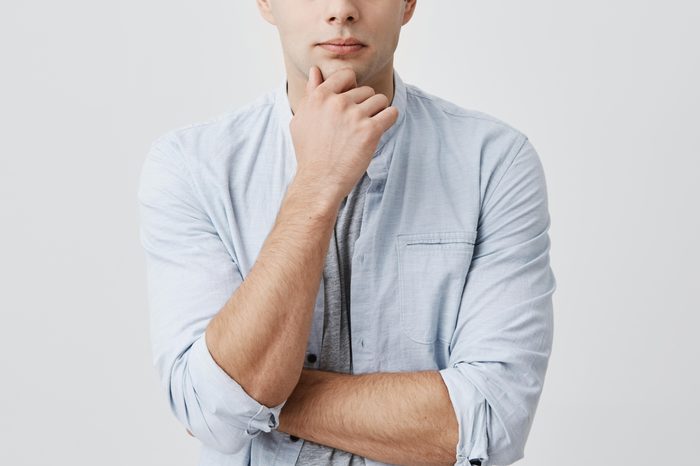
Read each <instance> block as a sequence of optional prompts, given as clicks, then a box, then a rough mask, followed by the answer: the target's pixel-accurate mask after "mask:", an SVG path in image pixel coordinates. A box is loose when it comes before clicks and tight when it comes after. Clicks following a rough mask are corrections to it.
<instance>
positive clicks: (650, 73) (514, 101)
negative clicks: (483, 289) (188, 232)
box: [0, 0, 700, 466]
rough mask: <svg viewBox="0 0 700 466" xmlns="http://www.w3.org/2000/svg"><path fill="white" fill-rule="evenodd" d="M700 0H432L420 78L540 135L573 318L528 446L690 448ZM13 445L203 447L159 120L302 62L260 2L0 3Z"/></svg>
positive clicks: (543, 458) (244, 92)
mask: <svg viewBox="0 0 700 466" xmlns="http://www.w3.org/2000/svg"><path fill="white" fill-rule="evenodd" d="M699 11H700V10H699V8H698V4H697V2H691V1H677V0H667V1H664V2H655V1H650V0H636V1H632V0H622V1H614V2H611V1H607V0H606V1H603V0H592V1H586V2H561V1H555V0H536V1H529V2H518V1H513V0H510V1H483V0H482V1H464V0H439V1H437V0H420V1H419V2H418V6H417V10H416V14H415V16H414V18H413V19H412V20H411V22H410V23H409V24H408V25H407V26H405V27H404V29H403V31H402V36H401V41H400V44H399V48H398V51H397V55H396V62H395V66H396V69H397V70H398V71H399V73H400V74H401V76H402V78H403V79H404V81H406V82H407V83H410V84H414V85H417V86H419V87H421V88H423V89H425V90H426V91H428V92H430V93H433V94H436V95H439V96H442V97H445V98H447V99H449V100H452V101H454V102H455V103H457V104H459V105H462V106H465V107H468V108H472V109H476V110H481V111H484V112H487V113H490V114H492V115H494V116H496V117H498V118H500V119H503V120H505V121H506V122H508V123H510V124H511V125H513V126H515V127H516V128H518V129H520V130H521V131H523V132H524V133H526V134H527V135H528V136H529V137H530V139H531V140H532V142H533V144H534V145H535V147H536V149H537V150H538V152H539V154H540V157H541V159H542V163H543V165H544V168H545V172H546V176H547V182H548V190H549V200H550V213H551V216H552V227H551V230H550V233H551V239H552V249H551V259H552V266H553V269H554V271H555V274H556V276H557V280H558V289H557V292H556V293H555V298H554V300H555V314H556V315H555V338H554V347H553V354H552V358H551V360H550V365H549V370H548V373H547V380H546V383H545V387H544V391H543V394H542V398H541V400H540V404H539V409H538V412H537V416H536V418H535V421H534V424H533V428H532V431H531V433H530V438H529V442H528V445H527V448H526V450H525V455H526V456H525V459H524V460H523V461H522V462H520V463H519V464H522V465H531V466H534V465H537V466H549V465H552V466H554V465H562V464H564V465H574V466H575V465H587V464H593V463H595V464H624V465H627V464H629V465H631V464H635V465H655V464H660V463H661V464H672V465H696V464H699V463H698V461H700V460H699V459H698V458H697V456H696V455H697V454H696V451H695V448H696V441H697V439H698V436H699V434H700V429H699V428H698V427H697V420H698V418H700V402H699V401H698V394H699V393H700V376H699V374H698V373H699V371H700V350H699V347H698V343H697V341H698V339H697V334H698V330H699V328H698V327H699V324H700V317H699V316H698V314H699V311H700V305H698V279H699V278H700V273H699V272H698V263H700V247H699V246H698V238H700V222H699V216H700V208H699V206H698V199H700V189H699V188H698V183H697V180H698V169H699V168H700V164H699V163H698V158H699V156H700V150H699V149H698V147H699V145H700V137H699V134H700V117H699V116H698V108H699V107H700V97H699V96H700V91H699V90H698V83H700V52H699V49H698V44H700V28H698V24H700V13H699ZM0 39H1V40H0V52H1V54H0V57H2V62H1V63H2V64H1V66H2V73H1V74H0V76H1V77H0V83H1V84H0V118H1V119H2V120H1V121H0V122H1V123H2V137H1V138H0V149H1V150H2V156H1V157H0V193H1V196H0V203H1V204H0V205H1V207H2V227H3V228H2V230H1V234H2V237H1V241H0V248H1V249H0V251H1V256H0V264H1V265H0V267H1V269H0V272H1V274H2V275H1V276H0V278H1V279H2V281H1V283H2V285H1V287H2V289H1V292H0V307H1V309H2V316H3V319H2V321H3V324H2V326H1V327H0V332H1V333H0V345H2V347H1V351H0V363H1V369H2V372H1V373H0V374H1V375H0V377H1V380H2V383H0V464H3V465H14V466H20V465H91V466H92V465H97V464H99V465H104V466H111V465H124V466H126V465H130V466H131V465H169V466H172V465H182V466H185V465H195V464H196V462H197V459H198V441H197V440H195V439H193V438H191V437H189V436H187V435H186V434H185V430H184V428H183V427H182V426H181V425H180V424H179V423H178V422H177V421H176V420H175V418H174V417H173V416H172V415H171V414H170V412H169V408H168V406H167V403H166V399H165V396H164V394H163V393H162V392H160V390H159V388H158V384H157V379H156V374H155V371H154V369H153V368H152V366H151V354H150V346H149V340H148V338H149V335H148V309H147V304H146V289H145V284H146V283H145V263H144V258H143V253H142V250H141V248H140V244H139V242H138V215H137V214H138V212H137V204H136V191H137V184H138V176H139V170H140V167H141V163H142V162H143V159H144V157H145V154H146V151H147V149H148V146H149V144H150V142H151V141H152V140H154V139H155V138H156V137H157V136H159V135H161V134H162V133H163V132H165V131H167V130H170V129H173V128H176V127H180V126H184V125H187V124H190V123H195V122H199V121H202V120H205V119H208V118H210V117H213V116H217V115H220V114H222V113H224V112H227V111H230V110H232V109H235V108H236V107H238V106H239V105H241V104H243V103H245V102H248V101H250V100H252V99H254V98H255V97H257V96H259V95H260V94H261V93H262V92H265V91H267V90H269V89H270V88H271V87H273V86H275V85H277V83H279V82H280V79H282V78H283V77H284V74H283V73H284V68H283V63H282V53H281V49H280V45H279V39H278V36H277V32H276V29H275V28H274V27H273V26H271V25H269V24H268V23H267V22H265V21H264V20H263V19H262V18H261V17H260V15H259V13H258V11H257V8H256V6H255V2H254V1H253V0H246V1H239V0H234V1H200V2H184V1H172V0H171V1H163V0H155V1H150V2H143V1H133V0H122V1H119V2H115V1H110V2H94V1H87V0H72V1H71V0H69V1H62V2H52V1H47V0H38V1H27V2H3V5H2V7H0Z"/></svg>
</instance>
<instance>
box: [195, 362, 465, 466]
mask: <svg viewBox="0 0 700 466" xmlns="http://www.w3.org/2000/svg"><path fill="white" fill-rule="evenodd" d="M457 429H458V424H457V418H456V416H455V412H454V409H453V407H452V403H451V402H450V398H449V395H448V392H447V388H446V387H445V384H444V382H443V379H442V377H440V374H439V373H438V372H437V371H418V372H377V373H370V374H359V375H352V374H343V373H337V372H329V371H320V370H313V369H303V370H302V373H301V377H300V379H299V383H298V384H297V386H296V388H295V389H294V391H293V392H292V394H291V396H290V397H289V399H288V400H287V402H286V403H285V405H284V407H283V408H282V411H281V412H280V418H279V428H278V430H280V431H282V432H286V433H288V434H290V435H293V436H296V437H299V438H303V439H306V440H310V441H312V442H315V443H319V444H322V445H326V446H329V447H333V448H339V449H341V450H345V451H348V452H351V453H354V454H356V455H360V456H364V457H367V458H372V459H374V460H376V461H381V462H384V463H391V464H411V465H452V464H454V463H455V450H456V445H457V440H458V430H457ZM190 435H191V434H190Z"/></svg>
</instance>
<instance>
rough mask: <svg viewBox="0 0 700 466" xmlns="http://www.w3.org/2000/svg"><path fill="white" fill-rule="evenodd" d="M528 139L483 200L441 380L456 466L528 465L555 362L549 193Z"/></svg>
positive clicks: (517, 148) (504, 164)
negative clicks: (452, 425)
mask: <svg viewBox="0 0 700 466" xmlns="http://www.w3.org/2000/svg"><path fill="white" fill-rule="evenodd" d="M523 138H524V139H523V140H522V143H521V144H518V145H516V148H515V150H514V151H513V153H512V154H509V156H508V157H507V158H505V159H504V161H503V165H502V166H501V167H500V168H501V169H500V170H499V171H498V173H499V175H498V177H493V178H492V179H491V180H490V181H489V183H493V184H491V185H490V186H488V187H487V188H486V190H485V194H484V195H483V197H482V206H481V213H480V216H479V225H478V228H477V230H478V231H477V240H476V243H475V246H474V255H473V258H472V264H471V266H470V269H469V272H468V275H467V282H466V284H465V288H464V292H463V295H462V301H461V303H460V311H459V317H458V321H457V326H456V328H455V332H454V334H453V337H452V340H451V353H450V359H449V364H448V366H447V367H446V368H444V369H442V370H440V374H441V376H442V377H443V380H444V382H445V385H446V386H447V389H448V392H449V396H450V400H451V401H452V404H453V407H454V410H455V414H456V417H457V420H458V423H459V441H458V444H457V451H456V455H457V456H456V459H457V461H456V463H455V465H460V466H461V465H468V464H470V460H480V461H481V465H482V466H490V465H507V464H511V463H513V462H515V461H517V460H519V459H521V458H523V457H524V448H525V443H526V440H527V437H528V435H529V432H530V428H531V426H532V421H533V417H534V415H535V411H536V408H537V404H538V402H539V398H540V394H541V392H542V388H543V385H544V379H545V373H546V370H547V365H548V361H549V355H550V353H551V348H552V339H553V323H554V322H553V308H552V295H553V293H554V290H555V289H556V280H555V277H554V274H553V272H552V270H551V267H550V262H549V250H550V239H549V235H548V230H549V226H550V218H549V212H548V201H547V188H546V183H545V177H544V171H543V167H542V165H541V162H540V160H539V156H538V154H537V152H536V151H535V149H534V147H533V146H532V144H531V143H530V141H529V140H528V139H527V138H525V137H523ZM494 173H496V171H494ZM474 464H478V462H477V461H474Z"/></svg>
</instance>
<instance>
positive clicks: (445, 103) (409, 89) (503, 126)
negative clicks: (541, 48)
mask: <svg viewBox="0 0 700 466" xmlns="http://www.w3.org/2000/svg"><path fill="white" fill-rule="evenodd" d="M406 93H407V96H408V98H409V101H411V103H412V104H413V106H416V105H417V106H418V107H419V108H423V109H425V110H426V111H429V112H432V113H435V114H439V115H440V116H442V117H444V119H446V120H449V121H451V122H453V123H454V124H456V125H459V126H462V127H464V125H467V126H468V127H471V128H473V129H475V130H478V131H486V132H489V133H493V132H494V131H495V132H499V133H502V134H504V135H508V136H511V137H515V138H523V137H525V135H524V134H523V132H522V131H520V130H519V129H518V128H516V127H515V126H513V125H512V124H510V123H508V122H506V121H504V120H502V119H501V118H499V117H496V116H494V115H492V114H490V113H487V112H484V111H480V110H476V109H473V108H468V107H464V106H462V105H459V104H457V103H455V102H453V101H451V100H448V99H446V98H444V97H441V96H439V95H436V94H433V93H430V92H427V91H426V90H424V89H422V88H420V87H418V86H415V85H412V84H407V85H406ZM413 110H414V111H415V110H416V109H415V108H414V109H413Z"/></svg>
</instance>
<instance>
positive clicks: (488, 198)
mask: <svg viewBox="0 0 700 466" xmlns="http://www.w3.org/2000/svg"><path fill="white" fill-rule="evenodd" d="M527 141H528V137H527V136H523V139H522V141H521V142H520V145H519V146H516V147H517V150H515V151H514V152H515V155H514V156H513V158H512V159H511V160H510V163H509V164H508V166H507V167H506V169H505V170H504V171H503V174H502V175H501V176H500V178H498V181H497V182H496V185H495V186H494V187H493V189H492V190H491V195H490V196H489V197H485V198H484V199H482V200H481V205H480V206H479V210H480V211H483V209H484V205H486V203H487V201H489V200H491V198H492V197H493V196H494V195H495V193H496V192H497V191H498V188H499V187H500V186H501V182H502V181H503V179H504V178H505V177H506V175H507V174H508V172H509V171H510V168H511V167H512V166H513V165H514V164H515V161H516V160H517V158H518V156H519V155H520V154H521V153H522V150H523V147H525V143H526V142H527ZM512 152H513V151H512Z"/></svg>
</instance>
